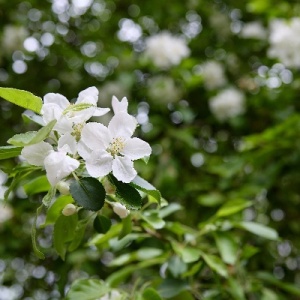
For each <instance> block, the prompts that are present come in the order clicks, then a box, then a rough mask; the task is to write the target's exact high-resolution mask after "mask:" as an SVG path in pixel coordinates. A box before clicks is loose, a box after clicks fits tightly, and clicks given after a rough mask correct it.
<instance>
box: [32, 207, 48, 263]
mask: <svg viewBox="0 0 300 300" xmlns="http://www.w3.org/2000/svg"><path fill="white" fill-rule="evenodd" d="M42 209H43V205H41V206H39V207H38V208H37V210H36V213H35V216H34V219H33V222H32V226H31V241H32V248H33V251H34V253H35V255H36V256H37V257H38V258H39V259H45V255H44V253H43V252H41V251H40V250H39V248H38V246H37V238H36V223H37V218H38V216H39V215H40V213H41V211H42Z"/></svg>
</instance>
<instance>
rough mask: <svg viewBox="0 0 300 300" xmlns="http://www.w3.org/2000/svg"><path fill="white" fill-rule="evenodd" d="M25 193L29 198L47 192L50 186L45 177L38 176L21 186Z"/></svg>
mask: <svg viewBox="0 0 300 300" xmlns="http://www.w3.org/2000/svg"><path fill="white" fill-rule="evenodd" d="M23 187H24V190H25V193H26V194H27V195H28V196H30V195H34V194H38V193H41V192H47V191H48V190H49V189H50V188H51V185H50V184H49V181H48V179H47V177H46V175H42V176H39V177H37V178H34V179H33V180H31V181H29V182H27V183H26V184H24V185H23Z"/></svg>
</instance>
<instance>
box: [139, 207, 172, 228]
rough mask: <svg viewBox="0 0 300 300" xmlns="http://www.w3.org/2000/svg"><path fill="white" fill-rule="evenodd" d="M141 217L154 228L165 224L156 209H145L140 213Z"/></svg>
mask: <svg viewBox="0 0 300 300" xmlns="http://www.w3.org/2000/svg"><path fill="white" fill-rule="evenodd" d="M142 218H143V219H144V220H145V221H146V222H147V223H148V224H149V225H151V226H152V227H153V228H154V229H161V228H163V227H164V226H165V224H166V222H165V221H164V220H163V219H162V218H160V216H159V212H158V211H145V212H144V213H143V214H142Z"/></svg>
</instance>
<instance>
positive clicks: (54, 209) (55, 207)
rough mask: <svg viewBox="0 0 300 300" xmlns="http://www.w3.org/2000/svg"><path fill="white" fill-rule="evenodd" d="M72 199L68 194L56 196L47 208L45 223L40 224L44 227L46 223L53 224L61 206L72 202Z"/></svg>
mask: <svg viewBox="0 0 300 300" xmlns="http://www.w3.org/2000/svg"><path fill="white" fill-rule="evenodd" d="M73 201H74V200H73V198H72V197H71V196H70V195H67V196H60V197H58V198H57V199H56V200H55V202H54V203H53V204H52V205H51V206H50V208H49V209H48V211H47V215H46V220H45V223H44V224H42V225H41V226H42V227H45V226H47V225H51V224H54V223H55V222H56V220H57V219H58V217H59V216H60V215H61V212H62V210H63V208H64V207H65V206H66V205H67V204H69V203H72V202H73Z"/></svg>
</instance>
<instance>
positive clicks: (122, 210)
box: [111, 202, 130, 219]
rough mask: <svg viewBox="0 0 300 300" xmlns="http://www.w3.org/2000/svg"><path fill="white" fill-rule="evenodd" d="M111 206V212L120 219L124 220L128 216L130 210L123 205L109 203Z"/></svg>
mask: <svg viewBox="0 0 300 300" xmlns="http://www.w3.org/2000/svg"><path fill="white" fill-rule="evenodd" d="M111 205H112V206H113V211H114V212H115V213H116V214H117V215H118V216H119V217H120V218H121V219H124V218H126V217H127V216H128V215H129V214H130V210H128V209H127V208H126V206H124V205H123V204H121V203H119V202H116V203H111Z"/></svg>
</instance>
